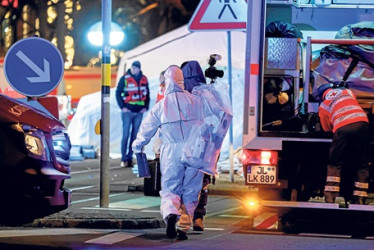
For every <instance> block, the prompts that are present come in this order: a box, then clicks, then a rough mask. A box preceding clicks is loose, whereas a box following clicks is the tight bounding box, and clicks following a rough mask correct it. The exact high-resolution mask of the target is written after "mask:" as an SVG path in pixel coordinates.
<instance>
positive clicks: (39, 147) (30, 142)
mask: <svg viewBox="0 0 374 250" xmlns="http://www.w3.org/2000/svg"><path fill="white" fill-rule="evenodd" d="M25 143H26V148H27V149H28V150H29V151H30V152H31V153H33V154H36V155H39V156H42V155H43V151H44V146H43V142H42V141H41V140H40V139H39V138H37V137H35V136H32V135H28V134H25Z"/></svg>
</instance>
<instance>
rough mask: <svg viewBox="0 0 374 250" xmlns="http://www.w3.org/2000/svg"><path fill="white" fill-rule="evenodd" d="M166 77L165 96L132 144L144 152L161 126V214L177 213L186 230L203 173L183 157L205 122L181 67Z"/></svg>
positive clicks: (143, 123) (199, 103)
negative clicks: (193, 133)
mask: <svg viewBox="0 0 374 250" xmlns="http://www.w3.org/2000/svg"><path fill="white" fill-rule="evenodd" d="M164 76H165V84H166V89H165V97H164V98H163V99H162V100H160V101H159V102H157V103H156V104H155V105H154V106H153V107H152V109H151V110H150V111H149V112H148V114H147V116H146V117H145V118H144V120H143V122H142V124H141V126H140V129H139V132H138V134H137V138H136V140H135V141H134V143H133V144H132V146H133V150H134V152H135V153H138V152H141V151H142V150H143V147H144V146H145V145H146V144H148V143H149V141H150V140H151V138H152V137H153V136H154V135H155V133H156V132H157V130H158V128H160V135H161V138H162V142H163V145H162V146H161V152H160V166H161V191H160V195H161V214H162V217H163V218H164V220H165V221H166V219H167V216H168V215H170V214H176V215H178V217H179V218H180V220H179V229H180V230H183V231H187V230H188V229H189V228H190V225H191V222H192V218H193V213H194V210H195V208H196V206H197V203H198V198H199V193H200V191H201V188H202V182H203V173H202V172H200V171H198V170H196V169H194V168H189V167H186V166H184V165H182V164H181V162H180V157H181V154H182V149H183V146H184V143H185V142H186V140H187V138H188V136H189V134H190V131H191V128H192V127H193V125H195V124H202V122H203V119H202V116H203V111H202V110H203V107H202V102H201V99H200V98H199V97H197V96H194V95H192V94H190V93H189V92H187V91H184V86H183V73H182V70H181V69H180V68H179V67H178V66H170V67H169V68H168V69H167V70H166V72H165V74H164Z"/></svg>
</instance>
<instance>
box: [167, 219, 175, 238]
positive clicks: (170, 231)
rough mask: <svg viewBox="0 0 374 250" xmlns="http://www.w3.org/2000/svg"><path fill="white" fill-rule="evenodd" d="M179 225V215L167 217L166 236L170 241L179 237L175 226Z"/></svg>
mask: <svg viewBox="0 0 374 250" xmlns="http://www.w3.org/2000/svg"><path fill="white" fill-rule="evenodd" d="M176 223H177V215H176V214H169V215H168V217H167V226H166V236H167V237H168V238H169V239H174V238H175V237H177V230H176V228H175V224H176Z"/></svg>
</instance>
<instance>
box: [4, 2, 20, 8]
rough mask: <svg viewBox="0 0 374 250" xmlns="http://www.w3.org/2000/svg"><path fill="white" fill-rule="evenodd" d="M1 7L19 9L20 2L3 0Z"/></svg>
mask: <svg viewBox="0 0 374 250" xmlns="http://www.w3.org/2000/svg"><path fill="white" fill-rule="evenodd" d="M1 6H5V7H8V6H13V8H18V0H1Z"/></svg>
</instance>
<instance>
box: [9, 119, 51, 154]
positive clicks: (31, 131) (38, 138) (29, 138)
mask: <svg viewBox="0 0 374 250" xmlns="http://www.w3.org/2000/svg"><path fill="white" fill-rule="evenodd" d="M12 128H13V129H15V130H18V131H20V132H23V134H24V136H25V146H26V149H27V151H28V155H29V156H30V157H32V158H36V159H39V160H43V161H49V160H50V154H49V151H48V147H47V143H46V140H45V137H44V133H43V131H41V130H39V129H37V128H34V127H32V126H29V125H24V124H22V125H21V124H14V125H13V126H12Z"/></svg>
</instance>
